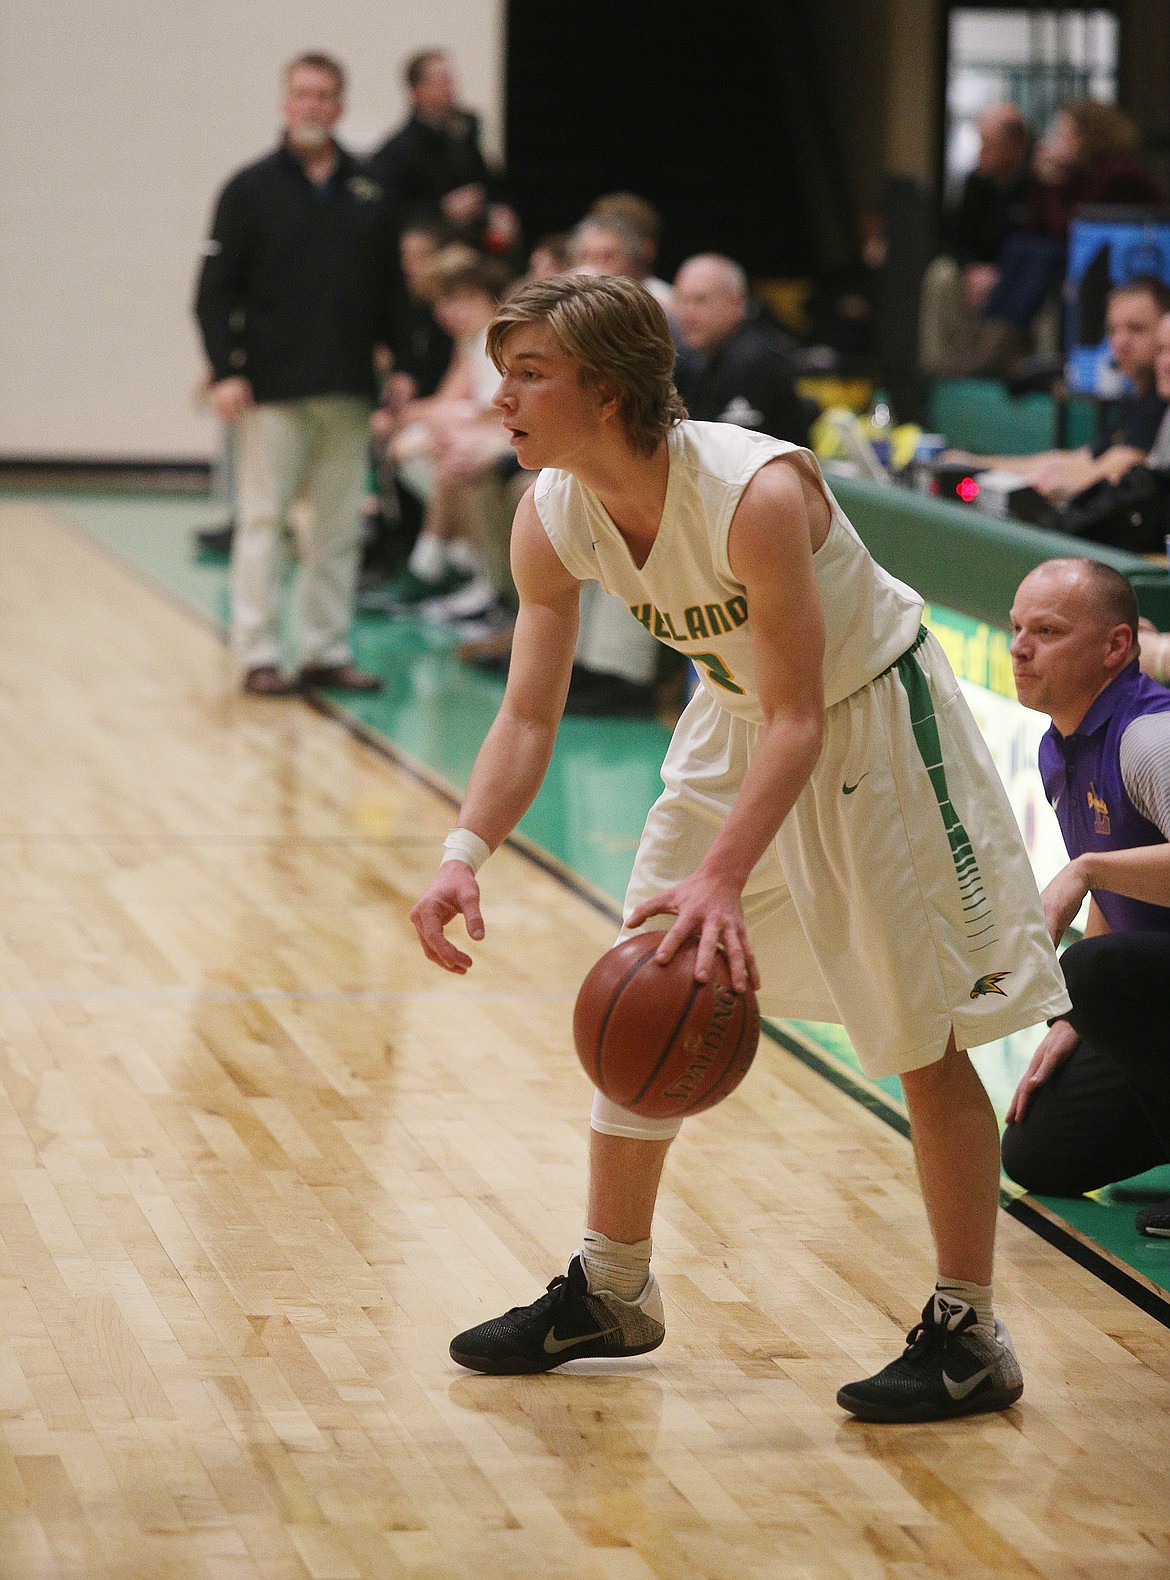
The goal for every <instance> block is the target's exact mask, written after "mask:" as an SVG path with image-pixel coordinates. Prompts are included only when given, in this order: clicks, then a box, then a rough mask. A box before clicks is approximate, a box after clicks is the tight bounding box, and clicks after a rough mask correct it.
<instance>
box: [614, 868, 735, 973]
mask: <svg viewBox="0 0 1170 1580" xmlns="http://www.w3.org/2000/svg"><path fill="white" fill-rule="evenodd" d="M652 916H677V917H678V921H677V922H675V924H674V926H673V927H672V928H671V929H670V931H669V932H668V933H667V934H666V935H665V936H664V937H663V940H662V943H661V945H660V946H659V948H658V952H657V954H656V955H655V957H654V958H655V959H656V960H657V961H658V962H659V963H660V964H661V965H667V964H668V963H669V962H670V961H671V960H673V958H674V956H675V955H676V954H677V953H678V951H679V950H680V949H681V948H682V946H683V944H685V943H686V941H687V939H688V938H697V939H698V940H699V952H698V955H697V956H696V957H695V981H696V982H707V981H709V980H710V976H711V970H712V967H713V966H714V964H715V955H716V952H717V951H718V950H719V949H722V950H723V953H724V954H725V955H726V956H727V965H728V969H729V970H730V972H731V985H732V987H734V988H735V991H736V992H737V993H746V991H747V989H748V987H749V986H750V987H753V988H758V987H759V985H760V972H759V968H758V967H757V965H756V957H755V955H754V954H753V953H752V947H751V944H749V943H748V935H747V923H746V922H745V921H744V917H743V903H742V901H741V900H740V897H739V891H738V890H737V889H735V888H734V887H733V886H732V885H730V884H727V883H721V882H720V881H719V880H718V879H715V878H709V877H706V876H704V875H703V874H702V873H699V872H695V873H692V874H691V876H690V877H689V878H685V879H684V880H683V882H682V883H676V884H675V885H674V886H673V888H670V889H664V890H663V892H662V893H661V894H656V895H655V896H654V897H653V899H649V900H644V901H643V902H642V904H641V905H638V906H636V907H635V908H634V910H632V911H631V912H630V914H629V916H628V917H627V918H626V925H627V926H629V927H641V925H642V923H643V922H646V921H649V919H650V918H651V917H652Z"/></svg>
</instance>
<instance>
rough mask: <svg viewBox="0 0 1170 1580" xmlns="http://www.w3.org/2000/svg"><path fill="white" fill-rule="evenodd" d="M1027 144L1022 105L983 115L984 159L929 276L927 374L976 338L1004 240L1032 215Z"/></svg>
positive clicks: (947, 221)
mask: <svg viewBox="0 0 1170 1580" xmlns="http://www.w3.org/2000/svg"><path fill="white" fill-rule="evenodd" d="M1028 144H1029V134H1028V123H1027V121H1026V120H1025V119H1024V115H1023V112H1022V111H1021V110H1020V109H1019V107H1018V106H1017V105H1014V104H992V105H989V106H988V108H987V109H986V110H984V112H983V114H982V115H981V116H980V117H979V158H978V160H977V162H976V164H975V168H974V169H973V170H971V171H970V172H969V173H968V175H967V177H966V179H965V180H964V182H963V188H962V192H961V193H960V196H959V201H958V203H957V204H956V205H955V206H954V207H953V208H952V209H950V210H949V211H948V212H947V214H946V216H945V217H944V221H943V247H944V251H943V253H942V255H941V256H940V257H938V258H936V259H935V260H934V261H933V263H932V264H931V265H930V267H929V269H928V270H927V271H926V276H925V278H924V280H923V282H922V316H921V327H920V333H919V357H920V360H921V363H922V366H923V369H924V370H925V371H926V372H928V373H929V372H933V371H934V370H935V369H937V368H940V367H945V366H946V365H947V364H948V363H949V362H950V361H952V360H953V359H954V357H955V356H956V355H958V354H960V353H961V352H962V351H963V350H964V349H965V348H967V347H969V346H971V345H972V344H973V342H974V339H975V336H976V334H977V333H978V329H979V314H980V313H981V312H982V311H983V308H984V307H985V306H986V304H987V298H988V297H989V296H990V294H991V291H992V289H993V288H994V286H995V285H996V284H997V282H998V280H999V256H1000V253H1001V251H1002V250H1003V245H1004V243H1005V241H1006V240H1007V238H1008V236H1009V235H1010V234H1011V233H1012V232H1013V231H1016V230H1019V229H1021V228H1022V227H1023V226H1024V224H1025V223H1026V221H1027V207H1026V200H1027V193H1028V185H1029V174H1028Z"/></svg>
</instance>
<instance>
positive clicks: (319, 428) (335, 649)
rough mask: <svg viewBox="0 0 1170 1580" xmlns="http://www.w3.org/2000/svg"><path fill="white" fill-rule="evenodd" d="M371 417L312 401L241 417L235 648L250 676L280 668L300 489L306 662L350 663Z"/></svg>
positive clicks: (359, 407)
mask: <svg viewBox="0 0 1170 1580" xmlns="http://www.w3.org/2000/svg"><path fill="white" fill-rule="evenodd" d="M370 409H371V408H370V403H369V402H368V401H366V400H363V399H361V398H360V397H359V396H354V395H314V396H311V397H308V398H306V399H304V400H295V401H281V402H272V403H266V404H263V405H258V406H254V407H252V408H251V409H250V410H249V411H246V412H245V413H244V415H243V416H242V417H241V418H240V421H239V427H238V442H239V451H238V468H239V471H238V482H237V487H238V506H237V519H236V532H235V538H234V540H233V543H232V573H231V584H232V647H233V649H234V650H235V652H236V653H237V655H238V656H239V658H240V660H241V662H242V663H243V665H244V667H245V669H248V670H252V669H257V668H259V667H260V666H261V665H268V664H272V665H277V664H279V662H280V642H279V634H278V619H279V613H280V594H281V576H282V564H283V559H284V555H283V549H282V538H283V529H284V525H285V523H286V521H287V520H288V515H289V509H290V507H291V505H292V504H293V501H294V500H295V499H296V498H297V495H298V494H299V493H300V492H301V491H302V489H307V491H308V494H309V499H310V503H311V505H312V512H311V514H312V519H311V523H310V525H309V527H308V529H307V531H306V532H305V534H304V536H303V537H302V539H301V540H300V544H299V547H300V559H301V568H300V580H299V584H298V589H297V631H298V640H299V647H300V662H301V665H302V666H306V665H319V664H329V665H332V664H344V663H347V662H348V661H349V660H350V658H351V656H352V654H351V649H350V645H349V627H350V622H351V621H352V619H353V600H354V587H355V584H356V581H357V572H358V562H359V559H360V556H361V509H362V496H363V493H364V490H365V484H366V468H367V456H368V446H369V419H370Z"/></svg>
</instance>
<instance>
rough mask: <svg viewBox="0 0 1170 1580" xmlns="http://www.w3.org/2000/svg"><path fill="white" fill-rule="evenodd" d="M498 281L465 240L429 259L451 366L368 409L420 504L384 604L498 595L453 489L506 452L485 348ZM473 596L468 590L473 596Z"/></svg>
mask: <svg viewBox="0 0 1170 1580" xmlns="http://www.w3.org/2000/svg"><path fill="white" fill-rule="evenodd" d="M503 286H504V275H503V273H502V271H501V268H500V265H499V264H498V263H496V262H495V261H494V260H491V259H487V258H484V257H483V256H482V255H481V254H479V253H476V252H474V251H473V250H472V249H471V248H469V247H464V246H461V245H458V244H457V245H454V246H451V247H447V248H445V249H444V250H443V251H442V252H440V253H439V254H438V255H437V256H436V257H435V258H434V259H433V260H432V262H431V264H430V266H429V268H428V269H427V271H426V273H425V275H424V276H423V282H422V288H424V289H425V290H427V291H428V292H429V293H430V295H431V297H432V299H433V303H434V313H435V317H436V319H437V320H438V322H439V324H440V325H441V327H442V328H443V329H444V330H445V331H446V332H447V333H448V334H449V335H450V336H451V338H452V341H453V342H454V345H455V352H454V356H453V358H452V361H451V365H450V367H449V368H448V370H447V373H446V374H445V375H444V377H443V380H442V382H441V383H440V385H439V387H438V389H437V390H436V391H435V392H434V394H433V395H430V396H427V397H422V398H419V399H417V400H410V401H407V402H405V403H404V404H402V405H400V406H398V407H396V408H395V407H386V406H384V407H382V408H381V409H380V410H379V411H377V412H376V413H375V414H374V418H373V421H372V425H371V426H372V429H373V433H374V436H375V439H376V440H378V441H380V442H381V443H382V444H383V445H385V446H387V448H388V450H389V453H390V455H391V457H392V458H393V461H394V463H395V466H396V468H397V472H398V475H399V477H400V478H401V479H402V480H403V482H404V483H405V484H406V486H407V487H408V488H410V489H411V490H412V491H414V492H415V493H417V494H418V495H419V496H420V497H421V498H422V499H423V500H424V501H425V503H426V507H427V513H426V519H425V521H424V524H423V529H422V531H421V532H420V534H419V536H418V540H417V542H416V543H415V545H414V548H413V549H412V550H411V555H410V559H409V560H408V561H407V566H406V570H405V571H404V572H403V573H402V575H401V576H400V577H399V578H398V579H397V580H396V581H395V582H394V583H393V584H392V585H391V586H390V588H389V589H388V590H387V593H386V596H385V599H384V600H382V601H383V604H384V606H385V607H387V608H390V607H398V606H408V605H412V604H419V603H423V602H426V601H428V600H433V599H438V598H442V597H445V596H448V595H450V594H452V593H454V592H455V591H457V590H461V589H464V588H465V586H466V584H468V583H472V584H473V585H472V588H470V589H468V592H467V599H468V602H469V603H473V602H475V600H476V598H478V600H479V602H480V604H481V605H483V606H484V607H487V606H488V605H490V604H491V603H492V602H493V600H494V592H493V589H492V587H491V585H490V583H488V582H487V580H486V578H484V577H483V576H482V575H478V576H477V574H476V573H477V572H479V571H480V560H479V556H478V555H477V553H476V552H475V549H474V548H473V546H472V545H471V543H470V542H469V541H468V538H467V532H466V524H465V521H464V520H463V517H462V514H461V508H460V502H459V498H458V495H459V492H460V489H461V487H462V485H464V484H466V483H467V482H468V481H469V480H470V478H471V477H472V476H473V475H477V474H478V473H480V472H484V471H489V470H490V469H491V468H492V467H493V466H494V465H495V464H496V462H497V461H498V460H499V459H500V458H501V457H502V456H506V455H507V454H508V453H509V451H508V446H507V442H506V439H505V435H504V431H503V429H502V427H501V426H500V422H499V418H498V415H497V414H496V412H495V411H494V409H493V407H492V397H493V395H494V394H495V392H496V387H497V385H498V384H499V374H498V373H497V371H496V369H495V367H494V365H493V364H492V361H491V359H490V358H489V356H488V354H487V326H488V324H489V323H490V322H491V319H492V315H493V314H494V313H495V310H496V306H497V304H498V302H499V299H500V295H501V293H502V290H503ZM473 594H474V596H473Z"/></svg>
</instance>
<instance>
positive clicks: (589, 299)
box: [487, 274, 687, 455]
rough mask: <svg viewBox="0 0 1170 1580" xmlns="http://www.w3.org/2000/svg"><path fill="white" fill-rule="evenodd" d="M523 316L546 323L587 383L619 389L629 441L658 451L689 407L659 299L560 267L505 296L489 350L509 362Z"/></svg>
mask: <svg viewBox="0 0 1170 1580" xmlns="http://www.w3.org/2000/svg"><path fill="white" fill-rule="evenodd" d="M521 324H547V325H548V327H549V328H550V329H551V330H552V332H553V334H554V335H555V336H556V339H557V343H558V344H559V345H560V347H561V350H562V351H564V353H565V355H566V356H568V357H571V358H572V360H573V361H574V362H575V363H576V364H577V370H578V373H579V376H580V378H581V382H582V383H583V384H585V385H586V386H587V387H590V388H593V389H598V390H604V391H606V392H611V393H612V394H614V395H616V397H617V401H618V411H619V413H620V415H621V419H622V422H623V424H624V426H625V430H626V436H627V438H628V439H629V441H630V446H631V448H632V449H634V450H636V451H637V452H638V453H639V454H640V455H653V454H654V452H655V450H657V448H658V446H659V445H660V444H661V443H662V440H663V439H664V438H665V437H666V434H667V432H668V431H669V430H670V429H671V428H673V427H674V425H675V424H676V423H677V422H681V421H682V419H683V418H684V417H685V416H686V414H687V409H686V407H685V406H684V405H683V403H682V398H681V397H680V395H679V393H678V391H677V390H676V389H675V387H674V359H675V346H674V341H673V340H672V338H671V334H670V324H669V323H668V322H667V318H666V314H665V313H664V312H663V310H662V308H661V307H660V306H659V304H658V303H657V302H656V301H655V300H654V298H653V297H652V296H651V295H650V293H649V291H646V290H644V289H643V288H642V286H640V285H638V284H637V283H636V282H635V281H633V280H627V279H624V278H623V277H621V276H619V275H616V274H592V275H573V276H568V275H555V276H554V277H553V278H552V279H548V280H533V281H532V282H531V283H530V284H528V285H524V286H521V288H520V289H519V290H518V291H517V292H516V293H515V295H514V296H511V297H509V298H508V300H507V301H506V302H505V303H504V304H503V306H502V307H501V308H500V309H499V311H498V312H497V313H496V316H495V317H494V318H493V319H492V321H491V323H490V324H489V326H488V335H487V349H488V355H489V356H490V357H491V359H492V361H493V362H494V363H495V365H496V367H498V368H499V370H500V372H501V373H503V372H504V371H505V368H504V342H505V341H506V340H507V338H508V336H509V335H510V334H511V333H512V331H513V330H514V329H518V328H519V327H520V325H521Z"/></svg>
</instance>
